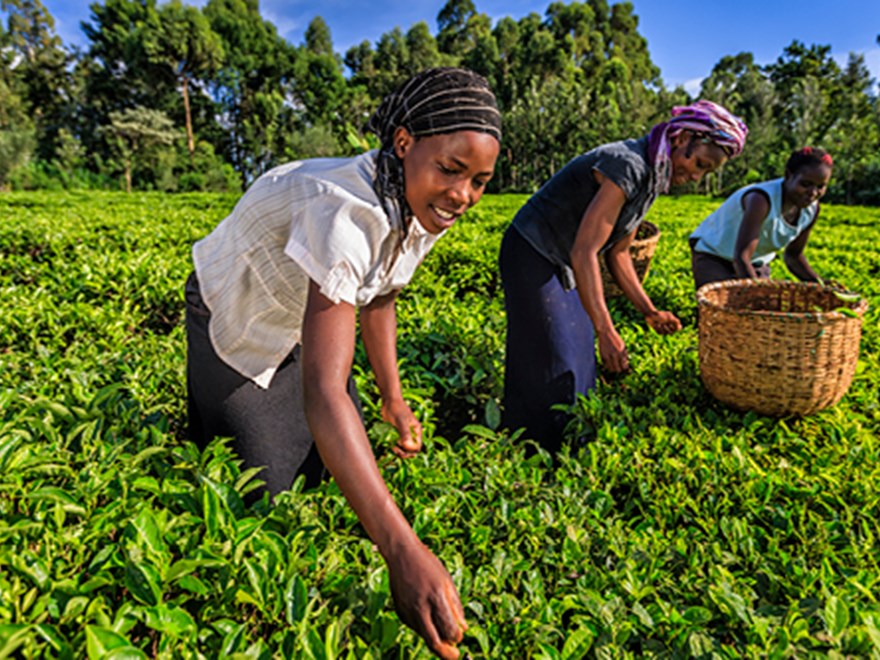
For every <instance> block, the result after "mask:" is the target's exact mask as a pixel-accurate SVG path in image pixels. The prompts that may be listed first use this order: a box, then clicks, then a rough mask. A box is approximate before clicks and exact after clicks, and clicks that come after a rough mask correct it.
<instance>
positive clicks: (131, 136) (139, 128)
mask: <svg viewBox="0 0 880 660" xmlns="http://www.w3.org/2000/svg"><path fill="white" fill-rule="evenodd" d="M104 130H105V131H106V132H107V134H108V135H109V136H110V137H111V139H112V140H113V143H114V144H115V146H116V149H117V150H118V153H119V155H120V156H121V158H122V167H123V174H124V177H125V192H131V188H132V170H133V168H134V165H135V161H136V159H137V158H139V157H141V156H143V155H144V154H146V153H147V152H148V151H149V150H150V149H151V148H152V147H156V146H160V145H170V144H172V143H173V142H174V140H175V139H176V138H177V131H176V130H174V122H172V121H171V119H169V118H168V117H167V116H166V115H165V114H164V113H163V112H161V111H159V110H153V109H150V108H129V109H128V110H123V111H121V112H111V113H110V125H109V126H107V127H106V128H105V129H104Z"/></svg>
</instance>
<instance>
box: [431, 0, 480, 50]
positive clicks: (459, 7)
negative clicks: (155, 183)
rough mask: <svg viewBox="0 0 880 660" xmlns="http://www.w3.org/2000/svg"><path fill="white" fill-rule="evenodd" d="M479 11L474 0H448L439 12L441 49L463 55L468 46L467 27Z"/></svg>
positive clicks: (438, 23) (438, 25) (438, 22)
mask: <svg viewBox="0 0 880 660" xmlns="http://www.w3.org/2000/svg"><path fill="white" fill-rule="evenodd" d="M476 13H477V9H476V6H475V5H474V3H473V2H472V0H447V2H446V4H445V5H443V7H442V8H441V9H440V12H439V13H438V14H437V27H438V28H439V29H440V32H439V33H438V34H437V43H438V44H439V46H440V50H442V51H443V52H444V53H449V54H450V55H454V56H455V57H461V56H462V55H463V54H464V52H465V51H466V50H467V48H468V43H467V27H468V22H469V21H470V19H471V17H473V16H474V15H475V14H476Z"/></svg>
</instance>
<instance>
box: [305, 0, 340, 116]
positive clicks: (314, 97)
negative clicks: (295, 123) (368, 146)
mask: <svg viewBox="0 0 880 660" xmlns="http://www.w3.org/2000/svg"><path fill="white" fill-rule="evenodd" d="M294 72H295V80H296V83H295V87H294V89H295V94H296V97H297V98H298V99H299V101H300V103H301V104H302V106H303V107H304V108H305V119H306V121H307V122H308V123H309V124H311V125H318V124H325V125H328V126H329V125H331V124H334V123H338V120H339V118H340V109H341V108H342V106H343V105H344V103H345V98H346V82H345V77H344V76H343V75H342V65H341V62H340V61H339V58H338V57H337V56H336V54H335V53H334V52H333V40H332V38H331V36H330V28H328V27H327V24H326V23H325V22H324V19H322V18H321V17H320V16H318V17H316V18H314V19H313V20H312V22H311V23H309V26H308V28H307V29H306V34H305V44H304V45H303V47H302V48H301V49H300V51H299V55H298V57H297V60H296V65H295V67H294Z"/></svg>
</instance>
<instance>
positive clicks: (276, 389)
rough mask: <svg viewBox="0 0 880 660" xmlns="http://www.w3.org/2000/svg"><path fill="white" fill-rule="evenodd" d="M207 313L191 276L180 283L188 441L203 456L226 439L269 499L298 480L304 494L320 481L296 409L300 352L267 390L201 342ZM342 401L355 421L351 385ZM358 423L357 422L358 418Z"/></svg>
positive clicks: (308, 438) (300, 411)
mask: <svg viewBox="0 0 880 660" xmlns="http://www.w3.org/2000/svg"><path fill="white" fill-rule="evenodd" d="M210 318H211V313H210V311H209V310H208V308H207V307H206V306H205V304H204V302H203V301H202V297H201V295H200V293H199V284H198V280H197V279H196V276H195V273H193V274H192V275H190V277H189V279H188V280H187V283H186V338H187V359H186V380H187V398H188V407H189V435H190V438H191V439H192V440H193V442H195V443H196V444H197V445H198V446H199V447H200V448H202V449H204V448H205V447H206V446H207V445H208V443H209V442H210V441H211V440H212V439H214V437H216V436H226V437H231V438H232V439H233V448H234V450H235V452H236V453H237V454H238V456H239V457H240V458H241V459H242V461H243V463H244V465H243V466H242V469H246V468H250V467H262V468H263V469H262V470H261V472H260V473H259V475H258V476H259V478H260V479H262V480H263V481H265V482H266V489H267V490H268V491H269V493H270V494H271V495H273V496H274V495H276V494H278V493H280V492H281V491H283V490H287V489H288V488H290V486H291V484H292V483H293V480H294V479H295V478H296V477H297V476H298V475H300V474H303V475H305V478H306V487H312V486H315V485H317V484H318V483H320V481H321V479H322V478H324V476H325V468H324V464H323V463H322V462H321V458H320V456H319V455H318V451H317V449H316V447H315V443H314V440H313V438H312V434H311V432H310V431H309V425H308V422H307V421H306V415H305V410H304V407H303V382H302V371H301V361H300V359H299V353H300V346H299V345H297V346H296V347H295V348H294V349H293V351H292V352H291V353H290V355H288V356H287V358H286V359H285V360H284V362H282V364H281V366H280V368H279V369H278V371H277V372H276V373H275V376H274V377H273V378H272V382H271V383H270V384H269V387H268V389H263V388H261V387H259V386H257V385H256V384H255V383H254V382H253V381H251V380H250V379H248V378H246V377H244V376H242V375H241V374H240V373H238V372H237V371H235V370H234V369H232V368H231V367H230V366H229V365H227V364H226V363H225V362H224V361H223V360H222V359H221V358H220V357H219V356H218V355H217V353H216V352H215V351H214V347H213V346H212V345H211V340H210V338H209V336H208V321H209V320H210ZM348 390H349V395H350V396H351V398H352V401H354V403H355V407H356V408H357V410H358V413H361V406H360V401H359V399H358V396H357V390H356V389H355V386H354V381H353V380H352V378H351V376H349V381H348ZM361 416H362V417H363V415H361Z"/></svg>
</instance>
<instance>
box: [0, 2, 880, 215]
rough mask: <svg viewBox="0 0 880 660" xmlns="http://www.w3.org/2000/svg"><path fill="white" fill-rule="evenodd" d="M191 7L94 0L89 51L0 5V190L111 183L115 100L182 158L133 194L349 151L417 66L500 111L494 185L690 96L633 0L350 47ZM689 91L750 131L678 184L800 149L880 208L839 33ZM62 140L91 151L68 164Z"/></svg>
mask: <svg viewBox="0 0 880 660" xmlns="http://www.w3.org/2000/svg"><path fill="white" fill-rule="evenodd" d="M197 4H198V3H197ZM202 4H203V5H204V6H203V7H196V6H193V5H192V4H188V3H183V2H181V1H180V0H173V1H171V2H161V3H160V2H157V1H156V0H104V1H103V2H95V3H93V4H92V5H90V12H91V14H90V20H89V21H88V22H86V23H85V24H84V25H83V31H84V33H85V35H86V38H87V39H88V48H87V50H86V52H82V53H81V52H78V51H73V52H71V51H69V50H66V49H65V48H64V47H63V45H62V44H61V42H60V40H59V39H58V37H57V36H56V35H55V34H54V21H53V19H52V17H51V15H50V14H49V13H48V12H47V11H46V9H45V7H43V5H42V4H41V2H40V0H3V2H2V3H0V16H6V24H7V28H6V29H5V30H3V31H2V32H0V151H2V152H3V155H2V156H0V187H13V188H33V187H45V188H54V189H59V188H67V189H70V188H77V187H86V186H89V187H108V182H110V181H112V179H113V177H114V176H115V175H116V174H117V173H118V171H119V170H124V169H125V164H124V159H122V161H121V162H116V161H117V160H119V154H118V153H117V152H116V151H115V149H116V145H115V144H114V142H113V140H112V139H110V138H109V135H110V134H109V133H108V131H107V130H106V129H107V127H108V126H110V125H111V124H112V120H111V113H120V112H126V111H130V110H132V109H133V108H147V109H149V110H152V111H155V112H161V113H164V114H165V115H166V116H167V117H168V118H169V119H171V121H172V122H173V123H174V126H175V127H176V128H179V129H180V130H185V131H186V136H187V142H186V145H187V149H188V151H189V154H190V158H191V160H192V161H193V162H192V163H191V165H190V167H189V169H188V170H186V171H182V170H183V169H184V167H183V165H182V164H181V163H180V162H179V159H177V158H176V156H170V155H168V153H165V154H163V155H162V156H161V157H157V158H153V159H149V160H147V161H144V162H142V163H141V165H140V166H135V167H134V170H135V171H134V173H133V174H132V179H133V181H134V185H135V186H136V187H139V188H141V189H159V190H169V191H170V190H194V189H199V190H216V189H217V188H218V185H217V182H218V181H219V180H220V179H225V175H223V176H217V175H218V174H222V168H220V167H213V166H212V167H211V168H210V169H211V172H212V173H211V174H208V173H206V171H205V166H204V161H205V157H204V153H202V154H201V155H199V154H197V153H196V152H197V151H198V150H199V149H200V147H199V144H200V143H208V144H210V145H211V146H212V148H213V153H214V154H216V155H217V156H218V157H219V158H222V159H223V161H224V162H225V163H227V164H229V165H230V166H231V167H232V168H233V169H234V171H235V172H236V173H237V174H238V177H239V186H240V187H244V186H246V185H248V184H249V183H250V182H251V181H252V180H253V179H254V178H256V177H257V176H259V175H260V174H261V173H263V172H265V171H266V170H268V169H269V168H271V167H273V166H275V165H277V164H279V163H281V162H283V161H285V160H287V159H290V158H304V157H311V156H325V155H332V156H340V155H350V154H352V153H356V152H358V151H359V150H360V149H361V148H362V146H363V138H364V136H363V135H362V133H361V132H362V130H363V126H364V125H365V123H366V121H367V119H368V118H369V116H370V114H371V113H372V112H373V111H374V110H375V108H376V107H377V106H378V104H379V103H380V101H381V100H382V98H383V97H384V96H385V95H387V94H388V93H390V92H391V91H392V90H393V89H394V88H395V87H396V86H397V85H399V84H400V83H401V82H402V81H403V80H404V79H406V78H408V77H410V76H412V75H413V74H415V73H416V72H418V71H421V70H423V69H425V68H428V67H433V66H443V65H456V66H465V67H469V68H471V69H473V70H475V71H477V72H478V73H480V74H482V75H484V76H485V77H486V78H487V79H488V81H489V82H490V84H491V86H492V89H493V90H494V91H495V93H496V96H497V98H498V102H499V106H500V108H501V112H502V120H503V124H504V129H505V130H504V142H503V145H502V147H503V148H502V150H501V154H500V157H499V160H498V164H497V171H496V175H495V177H494V178H493V180H492V181H491V183H490V190H492V191H493V192H499V191H511V192H531V191H534V190H536V189H537V188H538V187H540V186H541V185H542V184H543V183H544V182H545V181H546V180H547V179H549V178H550V177H551V176H552V175H553V174H554V173H555V172H556V171H558V170H559V168H560V167H561V166H562V165H563V164H565V163H566V162H568V161H569V160H570V159H571V158H573V157H575V156H577V155H579V154H580V153H583V152H584V151H586V150H588V149H590V148H593V147H595V146H598V145H601V144H604V143H607V142H612V141H615V140H619V139H625V138H630V137H639V136H641V135H644V134H646V133H647V132H648V130H649V129H650V128H651V126H652V125H653V124H654V123H656V122H658V121H663V120H665V119H667V118H668V116H669V111H670V109H671V108H672V107H673V106H675V105H681V104H685V103H688V102H690V101H692V100H693V99H691V98H690V97H689V96H688V93H687V92H686V91H685V90H684V89H683V88H681V87H679V88H677V89H675V90H668V89H666V88H665V87H664V84H663V80H662V78H661V72H660V71H659V69H658V68H657V67H656V65H655V64H654V63H653V61H652V59H651V54H650V51H649V48H648V43H647V41H646V39H645V38H644V37H643V36H642V35H641V34H640V32H639V17H638V15H637V14H636V13H635V8H634V6H633V4H632V3H630V2H617V3H612V2H608V1H607V0H585V1H583V2H579V1H574V2H549V3H548V4H547V6H546V10H545V11H544V12H543V15H542V14H539V13H531V14H528V15H526V16H519V17H511V16H504V17H500V18H499V19H498V20H495V21H494V22H493V19H492V18H490V17H489V16H488V15H487V14H485V13H481V12H480V11H479V7H478V4H477V3H474V2H472V1H471V0H448V1H447V2H446V3H445V4H443V6H442V7H440V9H439V11H438V13H437V17H436V28H435V30H434V32H433V33H432V29H431V27H430V26H429V25H428V24H427V23H426V22H424V21H420V22H418V23H415V24H414V25H411V26H409V27H407V26H395V25H388V26H386V31H385V32H384V33H383V34H381V36H380V37H379V38H378V39H377V40H376V41H375V43H370V42H369V41H363V42H361V43H360V44H358V45H356V46H353V47H351V48H349V49H348V51H347V52H346V53H345V54H344V57H342V56H340V55H339V54H337V53H336V52H335V51H334V47H333V40H332V35H331V34H330V30H329V28H328V26H327V23H326V22H325V21H324V19H323V18H322V17H321V16H315V17H313V18H311V21H310V23H309V25H308V27H307V29H306V30H305V34H304V39H303V42H302V43H301V44H298V45H293V44H290V43H288V42H287V41H286V40H285V39H283V38H282V37H281V36H280V35H279V33H278V29H277V28H276V26H275V25H273V24H272V22H271V21H269V20H267V19H266V18H265V17H264V16H263V15H262V14H261V10H260V3H258V2H256V1H255V0H208V2H206V3H202ZM344 67H345V68H344ZM346 69H347V71H346ZM700 96H701V97H704V98H708V99H711V100H714V101H718V102H720V103H722V104H724V105H726V106H728V107H729V108H731V109H732V110H733V111H734V112H736V113H737V114H739V115H740V116H742V117H743V118H744V119H745V120H746V122H747V124H748V126H749V129H750V132H749V138H748V143H747V146H746V149H745V152H744V153H743V155H742V156H741V157H739V158H737V159H735V160H733V161H732V162H730V163H729V164H728V165H727V166H726V167H725V169H724V171H723V172H721V173H718V174H716V175H713V176H711V177H706V178H705V180H704V183H703V184H702V185H700V186H695V185H690V186H689V187H688V188H687V190H688V192H704V193H706V194H719V193H721V194H728V193H730V192H731V191H732V190H734V189H736V188H738V187H740V186H742V185H745V184H747V183H750V182H754V181H760V180H766V179H770V178H775V177H777V176H781V175H782V174H783V167H784V164H785V161H786V159H787V157H788V154H789V153H790V151H791V150H792V149H794V148H799V147H801V146H805V145H806V144H811V145H813V146H821V147H825V148H827V149H828V150H829V151H830V152H831V153H832V155H833V156H834V159H835V166H836V171H835V175H834V178H833V179H832V182H831V185H830V188H829V192H828V200H829V201H834V202H838V203H847V204H852V203H861V204H878V203H880V155H878V150H877V149H876V145H877V143H878V140H880V110H878V108H880V105H878V97H877V89H876V85H873V84H872V80H871V78H870V74H869V72H868V69H867V68H866V66H865V61H864V58H863V57H861V56H858V55H855V54H851V55H850V59H849V61H848V62H847V64H846V66H845V67H843V66H841V65H839V64H838V63H837V62H835V60H834V59H833V58H832V57H831V46H830V45H825V44H810V45H806V44H804V43H801V42H800V41H797V40H794V41H792V43H791V44H790V45H789V46H788V47H786V48H785V49H784V50H783V52H782V53H781V54H780V55H779V57H778V58H777V59H776V61H774V62H772V63H771V64H769V65H766V66H759V65H757V64H755V61H754V56H753V54H752V53H745V52H742V53H736V54H730V55H725V56H723V57H721V59H720V60H719V61H718V63H717V64H716V65H715V67H714V68H713V70H712V72H711V73H710V75H709V76H708V77H707V78H706V79H705V80H703V82H702V87H701V91H700ZM352 131H355V132H357V133H356V134H354V135H353V136H352V135H351V134H352ZM350 136H351V137H350ZM352 138H353V139H352ZM71 140H75V141H76V143H77V144H78V145H79V146H80V147H81V148H82V150H83V153H84V158H83V159H82V161H81V162H80V163H79V164H77V165H76V166H70V165H69V163H68V159H69V156H70V151H69V147H70V146H71V144H73V143H72V142H71ZM13 156H14V157H13ZM196 161H201V162H196Z"/></svg>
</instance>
